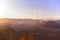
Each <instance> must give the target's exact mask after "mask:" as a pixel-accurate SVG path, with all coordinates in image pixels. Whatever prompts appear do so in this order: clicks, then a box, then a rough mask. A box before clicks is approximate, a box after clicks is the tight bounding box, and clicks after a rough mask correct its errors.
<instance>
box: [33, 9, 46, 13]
mask: <svg viewBox="0 0 60 40" xmlns="http://www.w3.org/2000/svg"><path fill="white" fill-rule="evenodd" d="M33 11H34V12H36V13H44V12H46V11H45V10H44V9H34V10H33Z"/></svg>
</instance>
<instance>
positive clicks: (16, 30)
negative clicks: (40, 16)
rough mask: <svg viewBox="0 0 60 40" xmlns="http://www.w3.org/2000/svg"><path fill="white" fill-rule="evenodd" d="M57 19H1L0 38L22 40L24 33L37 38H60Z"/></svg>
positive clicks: (43, 39) (48, 39) (1, 39)
mask: <svg viewBox="0 0 60 40" xmlns="http://www.w3.org/2000/svg"><path fill="white" fill-rule="evenodd" d="M58 22H59V21H58V20H57V21H56V20H49V21H46V20H34V19H8V18H5V19H0V40H20V39H21V36H22V35H23V34H26V36H27V38H28V37H29V35H33V36H34V37H36V40H60V38H59V37H60V24H59V23H58Z"/></svg>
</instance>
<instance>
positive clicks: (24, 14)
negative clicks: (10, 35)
mask: <svg viewBox="0 0 60 40" xmlns="http://www.w3.org/2000/svg"><path fill="white" fill-rule="evenodd" d="M5 17H6V18H7V17H9V18H34V17H36V18H39V17H53V18H55V17H58V18H60V0H0V18H5Z"/></svg>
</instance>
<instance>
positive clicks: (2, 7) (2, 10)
mask: <svg viewBox="0 0 60 40" xmlns="http://www.w3.org/2000/svg"><path fill="white" fill-rule="evenodd" d="M5 10H6V4H5V3H4V2H0V18H3V17H4V13H5Z"/></svg>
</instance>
